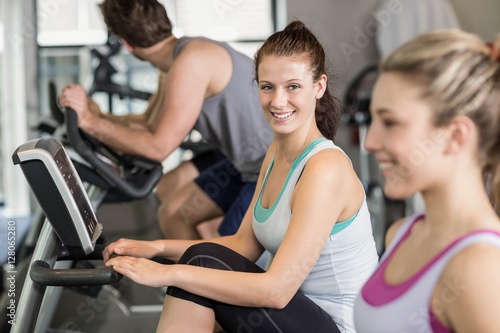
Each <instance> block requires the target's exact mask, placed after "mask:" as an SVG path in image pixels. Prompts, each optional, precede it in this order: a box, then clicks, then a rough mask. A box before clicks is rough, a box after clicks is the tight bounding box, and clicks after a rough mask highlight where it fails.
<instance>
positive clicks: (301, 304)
mask: <svg viewBox="0 0 500 333" xmlns="http://www.w3.org/2000/svg"><path fill="white" fill-rule="evenodd" d="M179 264H187V265H193V266H200V267H207V268H213V269H222V270H231V271H238V272H253V273H262V272H264V270H262V268H260V267H259V266H257V265H256V264H255V263H253V262H252V261H250V260H248V259H247V258H245V257H243V256H241V255H240V254H238V253H236V252H234V251H233V250H231V249H229V248H226V247H224V246H221V245H218V244H214V243H200V244H197V245H194V246H192V247H190V248H189V249H187V251H186V252H185V253H184V254H183V256H182V257H181V259H180V260H179ZM167 295H170V296H173V297H177V298H181V299H185V300H188V301H191V302H194V303H197V304H199V305H202V306H205V307H209V308H212V309H213V310H214V312H215V318H216V320H217V322H218V323H219V325H221V327H222V328H223V329H224V331H225V332H227V333H251V332H253V333H257V332H258V333H271V332H273V333H274V332H284V333H293V332H301V333H304V332H315V333H322V332H325V333H326V332H328V333H340V330H339V329H338V327H337V325H336V324H335V322H334V321H333V319H332V318H331V317H330V316H329V315H328V313H326V312H325V311H324V310H323V309H321V308H320V307H319V306H318V305H316V303H314V302H313V301H311V300H310V299H309V298H308V297H306V296H305V295H304V294H302V293H301V292H297V293H296V294H295V296H294V297H293V298H292V300H291V301H290V302H289V303H288V305H287V306H286V307H285V308H283V309H271V308H257V307H243V306H236V305H230V304H225V303H221V302H218V301H214V300H212V299H208V298H205V297H201V296H198V295H195V294H192V293H189V292H187V291H185V290H182V289H179V288H176V287H169V288H168V289H167Z"/></svg>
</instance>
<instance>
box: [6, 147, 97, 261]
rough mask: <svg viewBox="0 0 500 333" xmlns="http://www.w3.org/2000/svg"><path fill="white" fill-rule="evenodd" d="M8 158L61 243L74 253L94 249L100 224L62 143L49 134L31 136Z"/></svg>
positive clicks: (77, 253)
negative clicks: (26, 183) (15, 165)
mask: <svg viewBox="0 0 500 333" xmlns="http://www.w3.org/2000/svg"><path fill="white" fill-rule="evenodd" d="M12 159H13V161H14V164H19V165H20V166H21V169H22V171H23V173H24V175H25V177H26V179H27V181H28V183H29V185H30V187H31V189H32V191H33V193H34V194H35V197H36V199H37V200H38V202H39V203H40V206H41V207H42V209H43V211H44V213H45V214H46V216H47V218H48V220H49V221H50V223H51V225H52V227H53V228H54V231H55V233H56V234H57V236H58V237H59V239H60V240H61V242H62V244H63V245H64V246H65V247H66V248H67V249H68V250H69V251H70V252H71V253H72V254H75V255H80V254H85V255H87V254H90V253H91V252H92V251H94V248H95V243H96V240H97V238H99V236H100V234H101V232H102V225H101V224H100V223H98V222H97V218H96V216H95V214H94V210H93V209H92V206H91V204H90V200H89V198H88V196H87V193H86V191H85V189H84V187H83V184H82V182H81V180H80V177H79V176H78V174H77V172H76V170H75V168H74V166H73V164H72V163H71V162H70V161H69V159H68V156H67V154H66V152H65V150H64V147H63V146H62V144H61V143H60V142H59V141H58V140H56V139H53V138H44V139H37V140H32V141H29V142H26V143H25V144H23V145H21V146H20V147H19V148H18V149H16V151H15V152H14V154H13V156H12ZM82 251H83V253H81V252H82Z"/></svg>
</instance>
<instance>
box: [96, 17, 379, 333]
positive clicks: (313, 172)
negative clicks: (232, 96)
mask: <svg viewBox="0 0 500 333" xmlns="http://www.w3.org/2000/svg"><path fill="white" fill-rule="evenodd" d="M255 65H256V78H257V82H258V84H259V89H260V90H259V91H260V100H261V104H262V108H263V112H264V114H265V116H266V119H267V120H268V122H269V124H270V125H271V128H272V130H273V132H274V140H273V142H272V143H271V145H270V147H269V149H268V151H267V154H266V157H265V159H264V162H263V164H262V168H261V171H260V174H259V180H258V182H257V186H256V190H255V193H254V195H253V198H252V202H251V204H250V206H249V209H248V210H247V212H246V214H245V216H244V218H243V221H242V223H241V226H240V228H239V229H238V232H237V233H236V234H235V235H231V236H225V237H219V238H214V239H211V240H210V243H204V242H200V241H172V240H161V241H154V242H141V241H132V240H120V241H118V242H116V243H113V244H111V245H109V246H108V247H107V249H106V250H105V259H106V260H107V263H106V265H111V266H114V268H115V270H116V271H118V272H119V273H122V274H124V275H126V276H128V277H130V278H132V279H133V280H135V281H137V282H139V283H142V284H146V285H151V286H169V287H168V290H167V295H168V297H166V299H165V304H164V309H163V313H162V317H161V319H160V323H159V326H158V332H176V333H178V332H211V331H212V329H213V327H214V323H215V321H217V322H218V323H219V324H220V325H221V326H222V328H223V329H224V331H225V332H227V333H231V332H241V331H242V330H245V331H257V332H264V333H265V332H276V331H280V332H317V333H322V332H325V333H326V332H329V333H333V332H344V333H345V332H347V333H354V332H355V330H354V325H353V318H352V311H353V304H354V299H355V297H356V295H357V293H358V292H359V289H360V287H361V285H362V284H363V283H364V281H365V280H366V279H367V278H368V276H369V274H370V273H371V272H372V270H373V269H374V267H375V266H376V264H377V260H378V258H377V252H376V247H375V242H374V239H373V235H372V229H371V220H370V215H369V213H368V208H367V204H366V201H365V194H364V190H363V187H362V185H361V182H360V181H359V179H358V177H357V175H356V173H355V171H354V169H353V167H352V165H351V163H350V160H349V158H348V157H347V156H346V155H345V153H344V152H343V151H342V150H341V149H340V148H339V147H337V146H336V145H335V144H334V143H333V141H332V140H331V139H333V137H334V136H335V131H336V128H337V125H338V121H339V111H340V110H339V107H338V106H337V105H336V103H335V100H334V99H333V98H332V96H331V94H330V93H329V91H328V84H327V83H328V81H327V75H326V72H325V54H324V51H323V47H322V46H321V45H320V44H319V42H318V40H317V39H316V37H315V36H314V35H313V34H312V33H311V31H310V30H309V29H307V28H306V27H305V26H304V24H303V23H302V22H292V23H291V24H289V25H288V26H287V27H286V28H285V29H284V30H283V31H279V32H276V33H274V34H273V35H271V36H270V37H269V38H268V39H267V40H266V42H264V44H263V46H262V47H261V49H260V50H259V51H258V52H257V54H256V57H255ZM297 244H300V246H297ZM264 249H265V250H267V251H268V252H269V253H270V254H271V260H270V264H269V265H268V269H267V270H263V269H261V268H260V267H259V266H257V265H256V264H255V263H254V262H255V260H257V259H258V258H259V256H260V255H261V254H262V252H263V250H264ZM113 253H115V254H119V255H120V256H118V257H115V258H111V259H109V258H110V256H111V254H113ZM181 253H183V254H182V256H180V254H181ZM152 256H166V257H170V258H171V259H174V260H178V263H180V264H182V265H171V266H162V265H159V264H156V263H152V262H150V261H148V260H144V259H143V258H141V257H146V258H149V257H152ZM179 256H180V259H179ZM138 257H139V258H138ZM108 259H109V260H108ZM209 268H213V269H209Z"/></svg>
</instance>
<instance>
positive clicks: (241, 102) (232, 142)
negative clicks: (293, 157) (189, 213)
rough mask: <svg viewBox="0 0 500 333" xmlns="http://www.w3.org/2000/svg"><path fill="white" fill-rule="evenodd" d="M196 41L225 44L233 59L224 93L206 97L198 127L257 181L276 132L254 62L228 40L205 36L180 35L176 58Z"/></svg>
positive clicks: (246, 178) (247, 178)
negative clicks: (261, 98)
mask: <svg viewBox="0 0 500 333" xmlns="http://www.w3.org/2000/svg"><path fill="white" fill-rule="evenodd" d="M192 40H204V41H209V42H211V43H214V44H217V45H220V46H222V47H223V48H225V49H226V50H227V52H229V54H230V55H231V59H232V61H233V74H232V76H231V79H230V80H229V83H228V84H227V86H226V87H225V88H224V89H223V90H222V91H221V92H219V93H218V94H216V95H214V96H211V97H209V98H206V99H205V101H204V102H203V106H202V109H201V113H200V116H199V118H198V120H197V121H196V124H195V126H194V129H196V130H197V131H198V132H200V134H201V136H202V138H203V140H205V141H206V142H208V143H210V144H212V145H214V146H215V147H217V148H219V149H220V150H221V151H222V152H223V153H224V154H225V155H226V156H227V157H228V159H229V160H230V161H231V163H233V165H234V167H235V168H236V169H237V170H238V171H239V172H240V173H241V175H242V179H243V181H256V180H257V178H258V174H259V171H260V167H261V164H262V161H263V159H264V156H265V154H266V151H267V148H268V147H269V144H270V143H271V141H272V139H273V133H272V131H271V128H270V127H269V124H268V123H267V120H266V118H265V117H264V114H263V111H262V107H261V105H260V101H259V95H258V87H257V83H256V82H255V79H254V77H255V70H254V64H253V61H252V60H251V59H250V58H249V57H247V56H246V55H244V54H242V53H239V52H237V51H235V50H234V49H233V48H231V47H230V46H229V45H227V44H226V43H222V42H217V41H213V40H211V39H207V38H203V37H196V38H193V37H182V38H180V39H179V40H178V41H177V43H176V44H175V47H174V54H173V57H174V58H175V57H176V56H177V55H178V54H179V52H180V50H181V48H182V47H183V46H184V45H186V44H187V43H189V42H190V41H192Z"/></svg>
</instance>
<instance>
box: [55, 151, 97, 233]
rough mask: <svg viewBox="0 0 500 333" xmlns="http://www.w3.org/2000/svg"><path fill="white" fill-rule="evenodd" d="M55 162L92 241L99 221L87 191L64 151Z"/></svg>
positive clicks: (59, 152)
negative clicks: (86, 193)
mask: <svg viewBox="0 0 500 333" xmlns="http://www.w3.org/2000/svg"><path fill="white" fill-rule="evenodd" d="M54 160H55V162H56V164H57V167H58V169H59V171H60V173H61V175H62V177H63V179H64V181H65V182H66V184H67V186H68V189H69V190H70V193H71V195H73V198H74V200H75V202H76V205H77V207H78V210H79V212H80V215H81V217H82V219H83V221H84V222H85V227H86V229H87V231H88V233H89V235H90V239H92V237H93V235H94V232H95V229H96V226H97V221H96V219H95V215H94V210H93V209H92V206H91V205H90V202H89V200H88V198H87V196H86V195H85V192H84V191H85V189H84V188H82V187H81V186H80V184H81V183H80V182H79V178H78V175H75V174H74V172H73V169H72V168H71V167H70V162H69V160H68V158H67V155H66V153H65V152H64V150H62V149H61V150H59V151H58V152H57V153H56V154H55V156H54Z"/></svg>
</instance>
